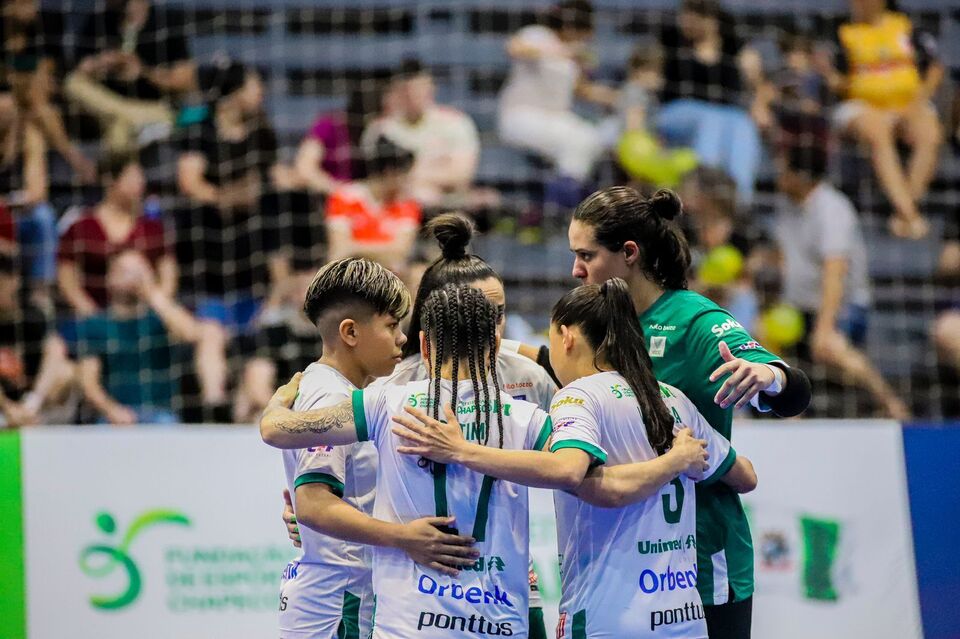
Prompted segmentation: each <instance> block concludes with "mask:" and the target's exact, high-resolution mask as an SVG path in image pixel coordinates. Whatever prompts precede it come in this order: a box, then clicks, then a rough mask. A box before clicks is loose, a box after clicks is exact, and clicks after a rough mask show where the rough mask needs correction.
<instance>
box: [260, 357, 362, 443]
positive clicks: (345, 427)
mask: <svg viewBox="0 0 960 639" xmlns="http://www.w3.org/2000/svg"><path fill="white" fill-rule="evenodd" d="M301 376H302V373H297V374H296V375H294V376H293V377H292V378H291V379H290V381H289V382H287V383H286V384H284V385H283V386H281V387H280V388H278V389H277V392H275V393H274V394H273V397H271V398H270V401H269V402H267V406H266V408H264V410H263V414H262V415H261V416H260V437H261V438H262V439H263V441H264V443H266V444H269V445H270V446H273V447H274V448H309V447H311V446H342V445H346V444H353V443H355V442H357V441H359V438H358V436H357V428H356V424H355V422H354V417H353V415H354V413H353V404H352V402H351V400H349V399H348V400H344V401H342V402H340V403H338V404H334V405H333V406H328V407H326V408H317V409H314V410H307V411H293V410H291V406H293V402H294V400H296V398H297V392H298V389H299V387H300V378H301Z"/></svg>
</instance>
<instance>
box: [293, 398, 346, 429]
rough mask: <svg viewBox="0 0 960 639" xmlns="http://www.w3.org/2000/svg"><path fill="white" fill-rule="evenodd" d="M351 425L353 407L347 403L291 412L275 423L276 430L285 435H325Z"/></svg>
mask: <svg viewBox="0 0 960 639" xmlns="http://www.w3.org/2000/svg"><path fill="white" fill-rule="evenodd" d="M352 423H353V407H352V406H351V404H350V402H349V401H344V402H340V403H339V404H337V405H335V406H330V407H329V408H320V409H317V410H311V411H304V412H291V413H290V414H289V415H288V416H286V417H284V418H283V419H282V420H280V421H278V422H277V428H278V429H280V430H282V431H284V432H287V433H326V432H328V431H331V430H333V429H335V428H343V427H344V426H345V425H350V424H352Z"/></svg>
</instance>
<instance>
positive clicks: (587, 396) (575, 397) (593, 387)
mask: <svg viewBox="0 0 960 639" xmlns="http://www.w3.org/2000/svg"><path fill="white" fill-rule="evenodd" d="M614 375H615V374H614V373H597V374H595V375H589V376H587V377H581V378H580V379H578V380H574V381H572V382H570V383H569V384H567V385H566V386H564V387H563V388H561V389H560V390H559V391H557V394H556V395H554V396H553V402H552V403H551V404H550V411H551V412H553V411H554V410H557V409H559V408H563V407H564V406H572V405H576V406H583V407H585V408H595V407H596V406H597V405H599V404H600V403H602V401H603V397H604V394H605V392H606V391H607V390H608V388H609V386H610V385H611V383H616V382H611V380H612V379H616V377H613V376H614ZM611 397H612V395H611Z"/></svg>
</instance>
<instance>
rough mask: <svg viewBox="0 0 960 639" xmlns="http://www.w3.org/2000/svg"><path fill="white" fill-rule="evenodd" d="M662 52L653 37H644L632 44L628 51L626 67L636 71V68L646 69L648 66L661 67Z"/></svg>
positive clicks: (661, 48)
mask: <svg viewBox="0 0 960 639" xmlns="http://www.w3.org/2000/svg"><path fill="white" fill-rule="evenodd" d="M663 60H664V52H663V47H662V46H661V45H660V43H659V42H657V41H656V40H653V39H645V40H643V41H642V42H638V43H637V44H636V45H634V47H633V49H632V50H631V51H630V58H629V59H628V60H627V69H628V70H629V71H636V70H638V69H647V68H649V67H656V68H658V69H662V68H663Z"/></svg>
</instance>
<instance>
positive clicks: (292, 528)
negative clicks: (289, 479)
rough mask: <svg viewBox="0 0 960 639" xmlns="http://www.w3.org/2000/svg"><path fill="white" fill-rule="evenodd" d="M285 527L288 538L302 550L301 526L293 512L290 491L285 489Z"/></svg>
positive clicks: (283, 516)
mask: <svg viewBox="0 0 960 639" xmlns="http://www.w3.org/2000/svg"><path fill="white" fill-rule="evenodd" d="M282 518H283V525H284V526H286V527H287V537H289V538H290V541H292V542H293V545H294V546H296V547H297V548H300V546H301V543H300V526H299V525H298V524H297V515H296V514H295V513H294V512H293V500H292V499H290V491H289V490H287V489H286V488H284V489H283V515H282Z"/></svg>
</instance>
